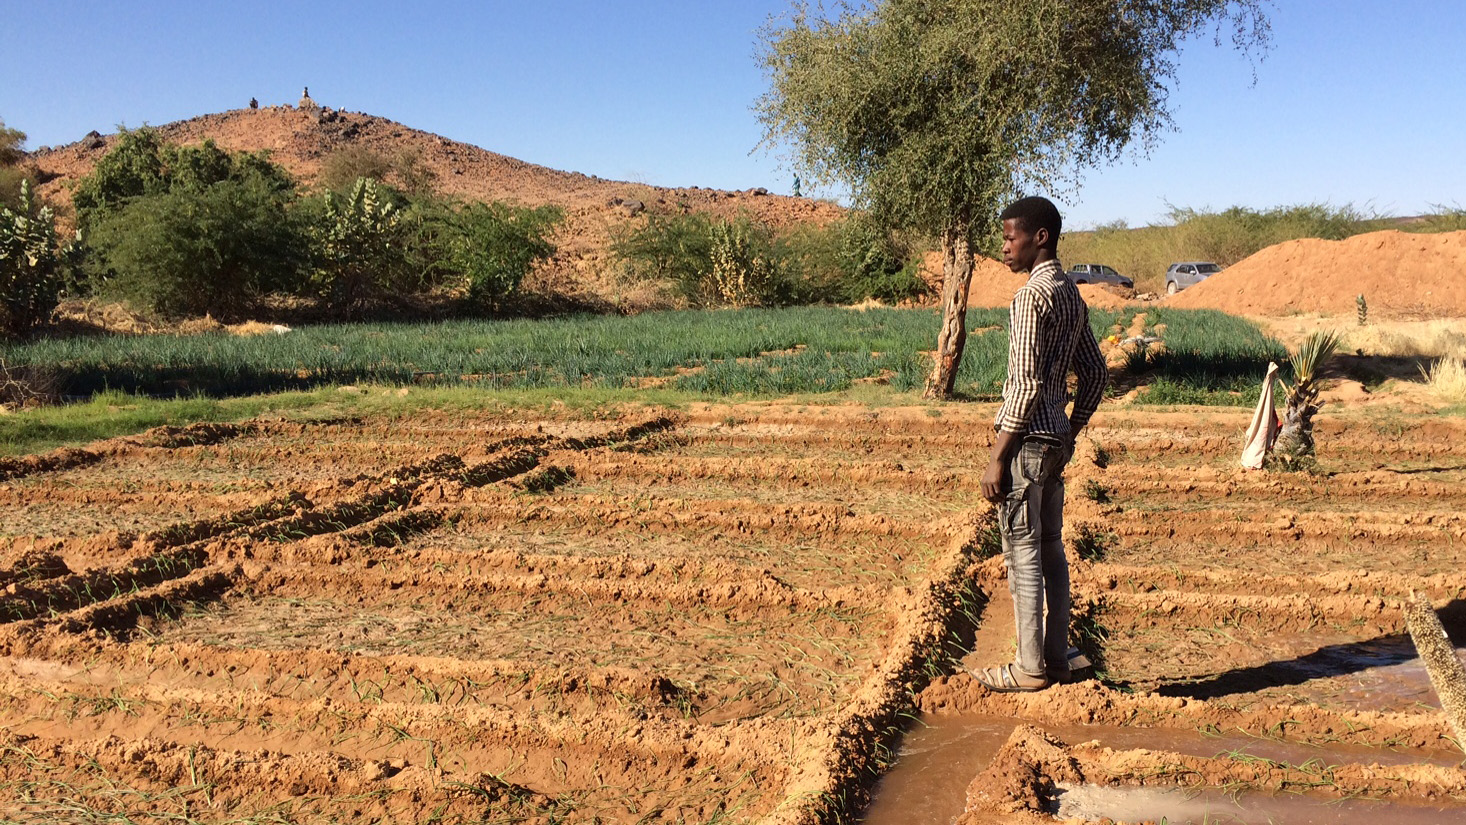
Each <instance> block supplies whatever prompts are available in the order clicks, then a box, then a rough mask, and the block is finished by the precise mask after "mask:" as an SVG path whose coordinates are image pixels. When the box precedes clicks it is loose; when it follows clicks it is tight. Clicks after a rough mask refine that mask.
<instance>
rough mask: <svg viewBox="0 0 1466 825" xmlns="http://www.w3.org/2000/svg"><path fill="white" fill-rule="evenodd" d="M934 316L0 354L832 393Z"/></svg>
mask: <svg viewBox="0 0 1466 825" xmlns="http://www.w3.org/2000/svg"><path fill="white" fill-rule="evenodd" d="M1005 315H1006V313H1005V312H1004V311H1002V310H982V311H976V312H974V317H975V323H980V324H982V325H998V324H1001V323H1002V322H1003V319H1004V317H1005ZM934 317H935V314H934V313H933V312H932V311H930V310H897V309H874V310H869V311H857V310H847V309H838V308H830V307H817V308H794V309H746V310H724V311H718V312H703V311H680V312H661V313H645V314H642V315H636V316H631V317H619V316H577V317H573V318H564V319H550V320H504V321H446V322H441V323H436V324H333V325H325V326H306V327H297V328H296V329H295V330H294V331H292V332H291V333H289V334H288V335H279V336H276V335H264V336H249V337H236V336H228V337H223V338H221V337H218V336H167V335H153V336H135V337H128V338H107V339H98V338H73V339H44V340H39V341H36V342H34V343H30V344H25V345H12V346H0V360H4V361H5V363H7V364H9V365H11V366H13V367H16V368H24V367H32V366H34V367H37V368H45V369H48V370H51V371H53V372H54V373H55V374H56V375H57V376H58V377H59V380H60V382H61V384H62V390H61V391H62V392H64V393H66V394H69V395H84V394H89V393H92V392H96V391H99V390H102V389H106V388H114V389H120V390H125V391H128V392H141V393H168V392H172V391H173V389H172V388H175V387H178V386H180V385H186V386H188V387H190V388H191V389H192V391H195V392H203V393H207V394H210V395H220V396H223V395H237V394H245V393H257V392H266V391H278V390H288V389H304V388H308V387H312V386H318V385H321V384H333V383H335V384H362V383H375V384H388V385H402V384H412V385H415V386H420V385H424V384H428V383H434V382H437V383H441V384H444V385H450V386H461V385H476V386H485V387H494V388H540V387H560V388H576V389H591V388H608V389H619V388H629V387H642V386H644V385H645V384H646V383H647V381H648V379H657V380H662V381H666V382H668V384H669V386H672V387H675V388H677V389H678V390H679V391H682V392H693V393H709V394H712V393H721V392H736V393H747V394H766V393H774V392H778V393H781V394H782V393H785V392H830V391H834V390H837V389H839V388H841V387H847V386H850V385H852V384H854V383H855V382H856V381H862V380H863V381H871V382H880V383H885V384H888V385H889V386H890V387H891V388H892V389H893V390H896V391H906V390H909V389H911V388H913V387H918V388H919V387H920V386H921V381H922V365H921V360H922V359H921V355H920V350H922V349H924V348H926V347H927V346H929V343H928V340H927V339H928V337H929V334H930V328H931V324H932V321H933V319H934ZM970 346H971V347H972V350H973V353H974V355H973V356H972V357H971V358H970V359H968V360H967V362H966V363H965V364H964V367H963V372H962V378H961V381H960V382H959V385H960V387H961V388H962V390H963V391H964V392H966V393H968V394H970V395H971V396H973V397H982V398H993V397H996V395H997V393H998V392H999V391H1000V389H1001V386H1002V381H1003V376H1004V372H1005V370H1006V366H1007V360H1006V359H1007V346H1008V338H1007V336H1006V335H1004V334H1002V333H1000V332H992V333H988V334H985V335H981V336H975V337H974V341H973V343H972V344H971V345H970ZM704 373H707V374H708V376H709V377H708V378H707V379H699V378H698V376H699V375H702V374H704ZM776 374H777V375H776Z"/></svg>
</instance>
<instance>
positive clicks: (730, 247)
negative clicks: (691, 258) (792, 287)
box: [699, 218, 776, 307]
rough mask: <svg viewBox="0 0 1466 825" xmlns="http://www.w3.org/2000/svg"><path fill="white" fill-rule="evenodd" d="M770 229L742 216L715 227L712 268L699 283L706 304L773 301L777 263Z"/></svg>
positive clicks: (747, 303) (701, 297) (736, 304)
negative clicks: (773, 252)
mask: <svg viewBox="0 0 1466 825" xmlns="http://www.w3.org/2000/svg"><path fill="white" fill-rule="evenodd" d="M771 252H772V244H771V243H770V238H769V233H768V230H767V229H765V228H764V227H763V226H762V225H761V224H757V223H754V222H753V221H750V220H747V219H743V218H740V219H739V220H737V221H719V222H717V223H715V224H713V227H712V249H711V250H710V258H711V262H712V267H711V268H710V269H709V270H708V275H707V277H706V278H705V279H704V281H703V283H702V284H701V285H700V289H699V293H700V294H699V297H700V299H701V300H700V303H701V304H702V305H703V306H730V307H756V306H764V305H767V304H770V303H772V302H773V298H774V288H775V272H776V266H775V263H774V260H773V256H772V255H771V254H770V253H771Z"/></svg>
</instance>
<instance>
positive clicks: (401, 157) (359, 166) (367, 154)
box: [319, 145, 436, 198]
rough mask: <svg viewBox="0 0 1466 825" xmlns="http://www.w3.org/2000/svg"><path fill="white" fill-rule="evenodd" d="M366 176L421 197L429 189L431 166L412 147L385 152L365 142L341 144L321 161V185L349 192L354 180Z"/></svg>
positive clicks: (430, 192) (430, 184) (340, 192)
mask: <svg viewBox="0 0 1466 825" xmlns="http://www.w3.org/2000/svg"><path fill="white" fill-rule="evenodd" d="M362 178H370V179H372V180H375V181H377V182H378V183H379V184H381V183H386V184H389V185H391V186H392V187H393V188H395V189H397V190H399V191H401V192H403V193H405V194H408V195H410V196H412V197H413V198H424V197H427V196H429V195H431V194H432V193H433V188H434V183H435V182H436V181H435V178H434V175H433V170H431V169H429V168H428V167H427V166H425V165H424V164H423V162H422V157H421V155H420V154H419V152H418V151H417V150H416V149H403V150H401V151H400V152H398V153H396V154H395V155H391V156H388V155H385V154H382V153H381V152H378V151H376V150H374V149H370V148H367V147H365V146H358V145H350V146H344V147H342V148H340V149H337V150H335V151H334V152H332V153H331V154H329V155H327V156H326V158H325V160H323V161H322V162H321V175H320V178H319V183H320V185H321V187H323V188H325V189H329V190H330V191H332V192H337V193H339V194H343V195H344V194H349V193H350V191H351V188H352V187H353V186H355V185H356V182H357V181H358V180H361V179H362Z"/></svg>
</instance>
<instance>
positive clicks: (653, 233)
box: [611, 212, 712, 296]
mask: <svg viewBox="0 0 1466 825" xmlns="http://www.w3.org/2000/svg"><path fill="white" fill-rule="evenodd" d="M611 254H612V256H613V257H615V259H616V260H617V261H618V262H619V263H620V264H621V267H622V268H623V269H624V270H625V272H626V274H627V275H628V276H629V277H631V278H632V279H634V280H640V281H650V282H660V283H667V284H670V285H672V286H673V288H674V289H675V291H677V292H678V293H680V294H682V295H684V296H687V295H695V294H696V293H697V292H698V290H699V288H700V285H701V283H702V281H703V279H704V278H705V277H706V275H707V273H708V271H709V270H710V269H711V266H712V263H711V262H712V219H711V218H709V217H708V216H707V215H705V214H703V213H701V212H693V213H690V214H687V215H670V216H669V215H650V216H648V217H647V220H646V222H645V223H644V224H642V225H641V226H638V227H637V228H635V229H633V230H631V231H629V232H626V233H624V234H621V235H619V236H618V237H616V238H614V239H613V240H612V243H611Z"/></svg>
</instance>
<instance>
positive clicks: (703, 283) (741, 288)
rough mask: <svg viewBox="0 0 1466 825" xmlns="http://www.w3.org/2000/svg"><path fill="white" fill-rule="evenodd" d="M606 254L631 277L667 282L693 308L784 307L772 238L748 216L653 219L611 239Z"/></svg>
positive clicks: (695, 214)
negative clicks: (616, 261)
mask: <svg viewBox="0 0 1466 825" xmlns="http://www.w3.org/2000/svg"><path fill="white" fill-rule="evenodd" d="M611 251H612V254H613V255H615V256H616V258H617V260H619V261H620V263H621V265H622V267H623V268H624V269H625V270H626V272H627V273H628V274H629V275H630V276H631V277H633V278H637V279H640V280H645V281H652V282H662V283H668V284H670V285H672V287H673V289H674V290H675V291H676V292H677V294H678V295H680V296H681V297H682V298H683V299H684V300H686V301H687V302H688V303H690V304H691V305H693V306H698V307H715V306H733V307H748V306H762V305H766V304H775V303H784V300H783V298H784V297H785V295H786V293H787V292H788V290H787V289H786V285H785V284H784V283H783V282H782V279H781V276H782V272H781V268H780V266H779V262H778V260H777V258H776V255H775V251H774V242H773V233H772V232H771V231H770V230H769V228H768V227H767V226H765V225H763V224H761V223H759V222H757V221H755V220H753V219H752V218H749V217H748V216H747V215H740V216H739V217H737V218H735V219H734V220H732V221H726V220H715V219H713V218H712V217H710V216H708V215H706V214H703V213H696V212H695V213H691V214H687V215H675V216H662V215H652V216H650V217H648V219H647V221H646V223H645V224H643V225H642V226H640V227H638V228H637V229H635V230H633V231H631V232H630V233H629V234H626V235H624V236H622V237H620V238H617V239H615V240H614V241H613V242H612V247H611Z"/></svg>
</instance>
